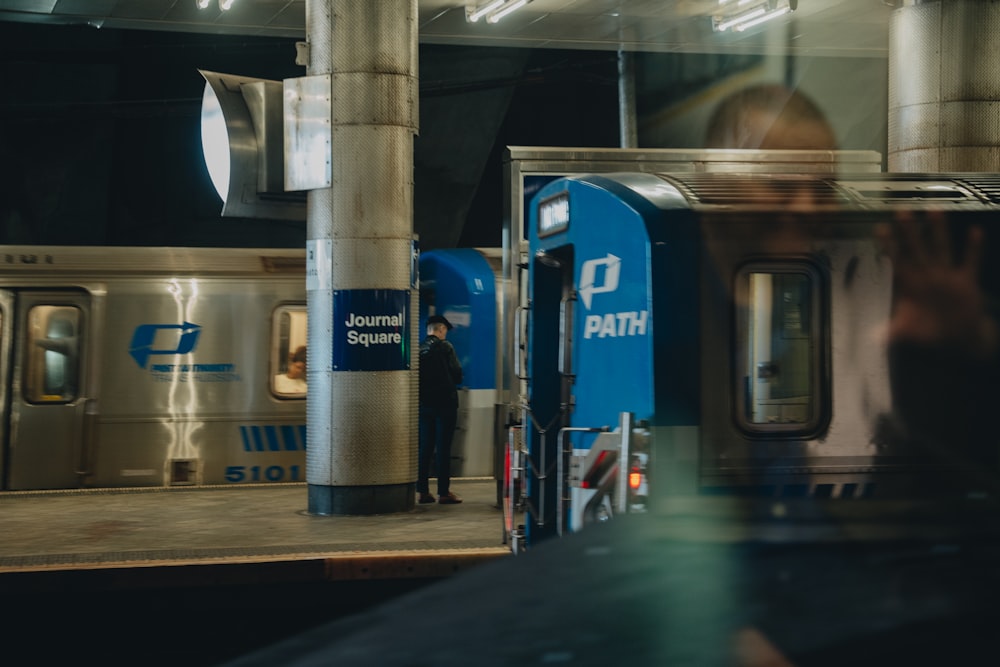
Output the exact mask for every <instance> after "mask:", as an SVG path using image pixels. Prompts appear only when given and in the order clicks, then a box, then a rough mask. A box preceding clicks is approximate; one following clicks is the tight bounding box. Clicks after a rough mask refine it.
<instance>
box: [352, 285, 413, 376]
mask: <svg viewBox="0 0 1000 667" xmlns="http://www.w3.org/2000/svg"><path fill="white" fill-rule="evenodd" d="M409 332H410V292H409V291H408V290H391V289H362V290H338V291H335V292H334V293H333V370H335V371H405V370H408V369H409V368H410V333H409Z"/></svg>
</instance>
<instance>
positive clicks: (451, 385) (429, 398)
mask: <svg viewBox="0 0 1000 667" xmlns="http://www.w3.org/2000/svg"><path fill="white" fill-rule="evenodd" d="M461 383H462V365H461V364H460V363H459V361H458V355H457V354H455V347H454V346H453V345H452V344H451V343H449V342H448V341H447V340H441V339H440V338H438V337H437V336H427V337H426V338H425V339H424V340H423V342H422V343H420V405H422V406H426V407H429V408H439V409H440V408H449V407H450V408H457V407H458V385H460V384H461Z"/></svg>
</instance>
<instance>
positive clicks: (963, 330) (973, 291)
mask: <svg viewBox="0 0 1000 667" xmlns="http://www.w3.org/2000/svg"><path fill="white" fill-rule="evenodd" d="M878 234H879V239H880V241H881V242H882V245H883V248H884V249H885V250H886V252H887V253H888V255H889V257H890V258H891V259H892V262H893V276H894V281H895V283H894V290H895V294H894V297H895V299H894V300H895V304H894V308H893V312H892V316H891V318H890V320H889V327H888V342H889V343H890V344H896V343H912V344H914V345H919V346H948V347H954V349H955V351H956V352H960V353H963V354H966V355H968V356H969V357H970V358H971V359H975V360H979V361H984V362H985V361H992V360H993V359H995V357H996V353H997V342H998V332H997V323H996V321H995V320H994V319H993V317H992V316H991V315H990V314H989V313H988V311H987V308H986V299H985V297H984V294H983V291H982V289H981V288H980V285H979V269H980V261H981V257H982V243H983V232H982V230H981V229H980V228H978V227H973V228H972V229H970V230H969V233H968V237H967V239H966V243H965V248H964V250H963V252H961V253H960V254H956V253H955V250H954V248H953V247H952V243H951V239H950V237H949V234H948V229H947V225H946V223H945V221H944V219H943V218H942V216H941V214H934V213H931V214H929V224H928V225H927V226H924V225H921V224H920V223H919V222H918V221H917V220H915V219H913V217H912V216H910V215H907V214H905V213H904V214H900V215H899V216H897V219H896V220H895V222H894V223H893V224H892V225H891V226H888V225H887V226H883V227H882V228H880V229H879V232H878Z"/></svg>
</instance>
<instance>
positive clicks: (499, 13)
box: [465, 0, 531, 23]
mask: <svg viewBox="0 0 1000 667" xmlns="http://www.w3.org/2000/svg"><path fill="white" fill-rule="evenodd" d="M529 2H531V0H490V1H489V2H483V3H472V2H470V3H466V5H465V20H466V21H468V22H469V23H475V22H476V21H478V20H479V19H481V18H483V17H484V16H485V17H486V22H487V23H496V22H497V21H499V20H500V19H502V18H503V17H505V16H507V15H508V14H510V13H511V12H514V11H517V10H518V9H520V8H521V7H524V6H525V5H526V4H528V3H529Z"/></svg>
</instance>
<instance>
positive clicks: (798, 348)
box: [735, 263, 828, 435]
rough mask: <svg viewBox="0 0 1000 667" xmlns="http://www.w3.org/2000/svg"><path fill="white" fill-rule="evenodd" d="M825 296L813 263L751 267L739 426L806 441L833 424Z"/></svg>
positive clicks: (740, 347)
mask: <svg viewBox="0 0 1000 667" xmlns="http://www.w3.org/2000/svg"><path fill="white" fill-rule="evenodd" d="M821 295H822V292H821V284H820V275H819V273H818V272H817V271H816V270H815V269H814V268H813V267H812V266H811V265H809V264H806V263H801V264H799V263H795V264H782V265H773V264H772V265H755V266H746V267H744V268H743V269H742V270H741V271H740V272H739V273H738V275H737V285H736V298H737V301H736V303H737V304H738V306H737V317H736V368H737V372H736V394H737V396H738V397H739V398H738V400H737V401H735V405H736V407H737V412H738V415H737V421H738V422H739V423H740V425H741V426H742V427H743V429H744V430H747V431H750V432H752V433H761V434H768V435H775V434H781V433H784V434H787V435H805V434H808V433H812V432H815V431H816V430H817V429H818V428H819V426H820V424H821V423H823V421H824V420H825V419H826V417H827V414H826V413H827V412H828V408H826V406H824V405H823V398H822V397H823V392H821V390H820V389H821V385H820V382H821V381H822V378H821V375H822V372H821V371H822V367H823V366H822V359H823V350H822V331H823V330H824V326H823V322H821V308H820V305H821V301H822V297H821Z"/></svg>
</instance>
